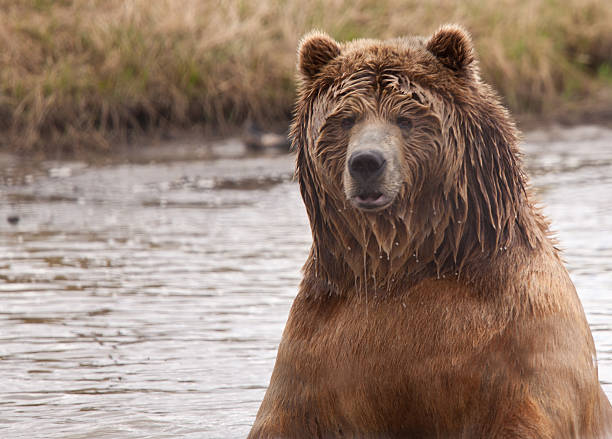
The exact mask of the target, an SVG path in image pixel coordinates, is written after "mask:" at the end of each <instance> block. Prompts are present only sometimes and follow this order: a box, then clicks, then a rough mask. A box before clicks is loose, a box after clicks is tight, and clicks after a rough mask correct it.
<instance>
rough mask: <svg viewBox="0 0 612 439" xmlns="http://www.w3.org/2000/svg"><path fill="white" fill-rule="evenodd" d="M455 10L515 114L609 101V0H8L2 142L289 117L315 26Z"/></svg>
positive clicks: (423, 19)
mask: <svg viewBox="0 0 612 439" xmlns="http://www.w3.org/2000/svg"><path fill="white" fill-rule="evenodd" d="M446 22H457V23H461V24H463V25H464V26H465V27H466V28H467V29H468V30H470V31H471V32H472V35H473V37H474V41H475V44H476V47H477V50H478V53H479V56H480V60H481V69H482V74H483V76H484V77H485V79H486V80H487V81H489V82H491V83H493V85H494V86H495V87H496V88H497V90H498V91H499V92H500V94H501V95H502V96H503V98H504V100H505V102H506V103H507V105H508V106H509V107H510V108H511V109H512V110H513V111H514V112H515V113H518V114H532V115H542V114H547V113H548V112H550V111H553V110H554V111H558V109H559V108H563V107H564V106H572V105H573V106H575V105H576V103H580V102H583V103H584V102H590V100H591V99H595V98H596V99H598V100H601V99H602V96H604V97H605V99H608V100H609V102H610V103H611V104H612V97H611V96H610V88H611V84H612V79H611V78H612V73H611V71H612V69H611V66H612V4H611V3H610V2H609V0H567V1H559V0H501V1H497V2H483V1H482V0H467V1H464V2H455V1H451V0H437V1H431V2H423V1H410V0H408V1H406V0H350V1H349V0H326V1H323V0H318V1H312V2H302V1H299V0H262V1H258V2H249V1H245V0H227V1H213V0H207V1H202V0H182V1H180V2H176V1H172V0H155V1H149V0H88V1H78V0H75V1H71V0H60V1H49V0H0V41H1V50H0V133H1V135H0V145H2V146H3V147H10V148H11V149H18V150H22V151H32V150H38V151H40V150H53V151H57V150H61V151H74V150H79V149H81V150H82V149H86V150H91V149H105V148H109V147H110V145H113V144H114V143H115V142H121V141H124V140H126V139H128V138H129V136H130V135H132V134H139V133H150V132H154V131H157V132H159V131H164V130H169V129H174V128H180V129H182V128H191V127H194V126H198V127H201V128H203V129H204V130H205V131H207V132H220V133H223V132H228V131H229V130H231V129H233V128H234V129H235V128H236V127H237V126H239V125H240V124H241V123H242V122H243V121H244V120H245V118H247V117H251V118H253V119H255V120H258V121H259V122H262V123H264V124H270V123H272V122H274V121H276V122H285V121H286V120H287V119H288V118H289V116H290V113H291V106H292V102H293V99H294V93H295V92H294V84H295V82H294V78H295V73H294V71H295V50H296V45H297V43H298V41H299V39H300V37H301V36H302V35H303V34H304V33H305V32H307V31H308V30H310V29H312V28H319V29H323V30H325V31H327V32H328V33H329V34H331V35H332V36H333V37H335V38H337V39H338V40H344V39H352V38H358V37H364V36H368V37H377V38H387V37H391V36H398V35H403V34H406V35H414V34H430V33H431V32H433V31H434V30H435V29H436V28H437V27H438V26H439V25H440V24H442V23H446Z"/></svg>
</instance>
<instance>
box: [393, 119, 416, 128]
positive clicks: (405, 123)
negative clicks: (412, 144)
mask: <svg viewBox="0 0 612 439" xmlns="http://www.w3.org/2000/svg"><path fill="white" fill-rule="evenodd" d="M396 123H397V126H398V127H400V128H401V129H402V130H409V129H410V128H412V121H411V120H410V119H408V118H407V117H404V116H399V117H398V118H397V121H396Z"/></svg>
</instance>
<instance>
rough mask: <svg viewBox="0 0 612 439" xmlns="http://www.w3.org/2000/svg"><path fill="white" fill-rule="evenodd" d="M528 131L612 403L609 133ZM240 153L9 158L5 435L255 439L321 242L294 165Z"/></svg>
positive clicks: (0, 251)
mask: <svg viewBox="0 0 612 439" xmlns="http://www.w3.org/2000/svg"><path fill="white" fill-rule="evenodd" d="M526 139H527V140H526V144H525V147H524V151H525V153H526V162H527V164H528V169H529V172H530V174H531V176H532V182H533V185H534V186H535V188H536V190H537V192H538V194H539V196H540V199H541V200H542V202H543V203H544V205H545V209H544V210H545V212H546V213H547V214H548V215H549V217H550V218H551V220H552V223H553V228H554V229H555V230H557V231H558V237H559V239H560V242H561V247H562V248H564V249H565V259H566V260H567V263H568V267H569V269H570V272H571V276H572V279H573V280H574V282H575V284H576V287H577V289H578V292H579V294H580V297H581V299H582V301H583V304H584V307H585V310H586V313H587V317H588V320H589V323H590V325H591V329H592V331H593V335H594V337H595V342H596V344H597V349H598V355H599V368H600V378H601V381H602V383H603V385H604V389H605V391H606V392H607V394H608V395H609V396H610V397H612V131H611V130H607V129H603V128H594V127H581V128H574V129H571V130H555V131H554V132H553V131H541V132H534V133H530V134H529V135H528V136H527V137H526ZM151 151H153V152H151ZM155 151H156V152H155ZM185 151H187V153H186V152H185ZM242 152H243V151H242V150H241V146H240V145H239V144H238V143H237V142H232V141H227V142H223V143H221V144H216V145H212V146H206V145H199V146H196V147H195V148H191V147H189V146H187V147H185V146H184V145H183V146H181V145H169V146H167V147H165V148H160V149H157V150H156V149H155V148H151V149H147V150H143V151H142V152H141V153H136V154H134V153H125V154H119V155H118V157H117V158H115V159H113V160H112V161H110V162H108V163H105V164H95V165H94V164H91V163H86V162H57V161H42V162H40V161H39V162H35V161H26V160H24V159H17V158H15V157H13V156H8V155H7V156H0V168H1V169H0V371H1V376H2V379H1V381H0V437H2V438H170V437H172V438H177V437H181V438H240V437H244V436H245V435H246V434H247V432H248V430H249V426H250V424H251V423H252V421H253V419H254V417H255V414H256V412H257V408H258V406H259V403H260V401H261V399H262V397H263V394H264V392H265V388H266V385H267V383H268V380H269V377H270V373H271V371H272V367H273V364H274V358H275V355H276V349H277V346H278V342H279V339H280V336H281V333H282V330H283V327H284V323H285V320H286V317H287V313H288V311H289V307H290V305H291V302H292V299H293V297H294V295H295V293H296V289H297V284H298V282H299V279H300V267H301V265H302V263H303V262H304V260H305V258H306V255H307V252H308V247H309V245H310V240H311V238H310V230H309V227H308V221H307V218H306V214H305V212H304V208H303V205H302V202H301V199H300V196H299V191H298V187H297V184H296V183H295V182H294V181H293V180H292V168H293V158H292V157H290V156H286V155H266V156H248V155H246V156H245V155H244V154H242ZM9 221H10V222H12V223H15V224H11V223H10V222H9Z"/></svg>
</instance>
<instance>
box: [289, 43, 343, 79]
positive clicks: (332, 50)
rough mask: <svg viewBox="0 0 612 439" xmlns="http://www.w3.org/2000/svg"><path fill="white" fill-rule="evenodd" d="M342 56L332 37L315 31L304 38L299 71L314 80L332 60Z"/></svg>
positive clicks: (300, 51) (300, 50)
mask: <svg viewBox="0 0 612 439" xmlns="http://www.w3.org/2000/svg"><path fill="white" fill-rule="evenodd" d="M338 55H340V46H338V43H336V42H335V41H334V40H333V39H332V38H331V37H330V36H328V35H327V34H325V33H323V32H318V31H314V32H311V33H309V34H307V35H305V36H304V38H302V41H301V42H300V45H299V48H298V69H299V71H300V73H301V74H302V76H303V78H304V79H305V80H307V81H310V80H312V79H313V78H314V77H315V76H316V75H317V73H319V72H320V71H321V69H322V68H323V67H325V66H326V65H327V64H328V63H329V62H330V61H331V60H333V59H334V58H336V57H337V56H338Z"/></svg>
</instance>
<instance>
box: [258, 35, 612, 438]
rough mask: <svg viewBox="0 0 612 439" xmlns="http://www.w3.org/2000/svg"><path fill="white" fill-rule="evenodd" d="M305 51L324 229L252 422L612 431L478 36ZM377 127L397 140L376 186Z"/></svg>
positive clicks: (261, 425) (327, 42) (311, 207)
mask: <svg viewBox="0 0 612 439" xmlns="http://www.w3.org/2000/svg"><path fill="white" fill-rule="evenodd" d="M298 56H299V60H298V69H299V71H300V74H301V79H302V84H301V88H300V93H299V98H298V102H297V107H296V115H295V120H294V123H293V129H292V139H293V145H294V147H295V149H296V151H297V170H296V175H297V178H298V180H299V183H300V189H301V193H302V197H303V200H304V204H305V206H306V210H307V212H308V216H309V219H310V224H311V228H312V236H313V245H312V249H311V252H310V255H309V257H308V260H307V261H306V264H305V266H304V278H303V281H302V283H301V285H300V291H299V293H298V295H297V297H296V299H295V302H294V304H293V307H292V309H291V312H290V315H289V319H288V321H287V326H286V328H285V331H284V333H283V338H282V341H281V344H280V346H279V350H278V356H277V360H276V365H275V368H274V372H273V374H272V378H271V381H270V386H269V388H268V390H267V393H266V396H265V398H264V400H263V402H262V404H261V407H260V409H259V412H258V414H257V418H256V421H255V424H254V426H253V429H252V430H251V433H250V435H249V437H250V438H315V437H318V438H332V437H345V438H349V437H358V438H385V437H389V438H391V437H394V438H404V437H415V438H427V437H432V438H433V437H437V438H493V437H499V438H510V437H530V438H565V437H579V438H602V437H608V436H606V435H612V425H611V424H612V407H611V406H610V403H609V402H608V400H607V398H606V396H605V395H604V392H603V390H602V389H601V386H600V385H599V382H598V372H597V363H596V357H595V347H594V343H593V339H592V336H591V333H590V330H589V327H588V324H587V322H586V318H585V315H584V311H583V309H582V306H581V304H580V302H579V299H578V297H577V295H576V292H575V289H574V286H573V284H572V282H571V280H570V278H569V276H568V273H567V270H566V269H565V267H564V265H563V263H562V261H561V259H560V257H559V252H558V250H557V249H556V247H555V243H554V241H553V240H552V239H551V237H550V232H549V228H548V223H547V221H546V220H545V218H544V217H543V216H542V214H541V213H540V212H539V211H538V209H537V208H536V207H535V206H534V204H533V201H532V200H531V199H532V197H531V195H530V192H529V190H528V187H527V186H528V184H527V178H526V176H525V174H524V172H523V166H522V163H521V156H520V153H519V150H518V134H517V131H516V128H515V126H514V124H513V122H512V121H511V119H510V117H509V115H508V113H507V112H506V110H505V109H504V108H503V107H502V106H501V105H500V104H499V102H498V98H497V97H496V95H495V93H494V92H493V91H492V90H491V89H490V87H489V86H487V85H486V84H484V83H483V82H482V81H481V79H480V76H479V72H478V64H477V60H476V57H475V54H474V50H473V47H472V42H471V39H470V37H469V34H468V33H467V32H465V31H464V30H463V29H461V28H460V27H457V26H444V27H442V28H441V29H439V30H438V31H437V32H436V33H435V34H434V35H433V36H432V37H430V38H421V37H413V38H398V39H394V40H388V41H377V40H357V41H353V42H349V43H343V44H339V43H337V42H335V41H334V40H332V39H331V38H330V37H328V36H327V35H325V34H323V33H317V32H315V33H312V34H310V35H308V36H306V37H305V38H304V40H303V41H302V43H301V45H300V49H299V53H298ZM368 130H370V131H368ZM363 133H366V134H367V135H366V134H363ZM371 133H375V134H371ZM362 139H366V140H362ZM368 139H369V140H368ZM372 139H375V140H376V141H373V140H372ZM378 140H380V141H379V142H378ZM360 142H361V143H363V142H366V143H367V142H370V143H371V144H370V143H368V144H367V145H366V147H365V150H367V151H371V150H373V151H375V153H376V154H378V155H379V156H380V157H381V160H380V163H378V162H376V163H378V164H376V166H375V167H376V168H377V169H378V167H379V166H380V172H382V176H381V177H377V178H378V179H377V180H376V182H375V183H368V184H367V185H365V186H363V185H362V186H359V185H358V181H357V180H356V178H355V173H354V172H353V171H354V169H352V168H351V165H350V163H349V161H350V157H349V156H351V154H353V152H352V151H354V150H355V149H356V148H361V150H364V147H363V145H362V144H359V143H360ZM376 142H378V143H377V144H374V143H376ZM356 143H357V144H358V145H357V146H355V144H356ZM370 165H371V163H370ZM364 187H365V189H364ZM360 191H361V192H360ZM359 194H362V195H363V194H365V195H363V196H362V197H361V198H359V196H360V195H359ZM371 194H375V195H371ZM368 197H369V198H368ZM376 197H378V200H380V199H384V200H386V199H387V198H388V199H389V200H390V202H389V203H388V204H385V205H384V206H381V207H380V208H379V209H366V208H362V207H363V206H362V205H360V204H359V203H358V202H355V200H358V201H359V200H362V199H366V201H368V200H370V201H372V200H374V199H375V198H376ZM385 197H387V198H385ZM372 202H373V201H372ZM379 204H380V203H379Z"/></svg>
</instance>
